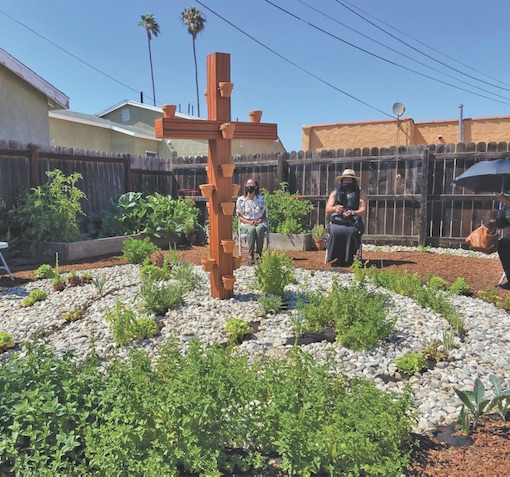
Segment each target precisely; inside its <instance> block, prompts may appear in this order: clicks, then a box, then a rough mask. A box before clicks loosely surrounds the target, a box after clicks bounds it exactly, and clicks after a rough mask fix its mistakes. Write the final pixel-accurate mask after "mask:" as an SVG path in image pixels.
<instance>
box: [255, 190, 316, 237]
mask: <svg viewBox="0 0 510 477" xmlns="http://www.w3.org/2000/svg"><path fill="white" fill-rule="evenodd" d="M261 193H262V194H263V195H264V197H265V199H266V204H267V208H268V210H269V229H270V230H271V231H275V232H277V233H292V234H300V233H304V232H305V231H306V230H307V229H308V225H309V223H308V221H309V218H308V216H309V213H310V212H311V211H312V210H313V204H312V203H311V202H310V201H309V200H302V199H300V198H299V196H298V195H297V193H296V194H291V193H289V192H288V190H287V183H286V182H281V183H280V189H278V190H276V191H274V192H272V193H270V192H269V191H268V190H267V189H262V190H261ZM289 218H291V220H289ZM282 230H284V231H282Z"/></svg>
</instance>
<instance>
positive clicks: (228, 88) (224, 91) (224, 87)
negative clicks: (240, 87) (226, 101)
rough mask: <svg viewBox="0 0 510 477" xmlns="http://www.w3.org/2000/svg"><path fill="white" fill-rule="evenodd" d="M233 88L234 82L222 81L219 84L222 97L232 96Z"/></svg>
mask: <svg viewBox="0 0 510 477" xmlns="http://www.w3.org/2000/svg"><path fill="white" fill-rule="evenodd" d="M233 88H234V83H228V82H227V81H221V82H220V83H219V84H218V89H219V90H220V96H221V97H222V98H230V95H231V94H232V89H233Z"/></svg>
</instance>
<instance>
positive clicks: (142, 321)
mask: <svg viewBox="0 0 510 477" xmlns="http://www.w3.org/2000/svg"><path fill="white" fill-rule="evenodd" d="M136 328H137V336H138V338H140V339H143V340H145V339H150V338H152V337H154V336H156V335H157V334H158V333H159V328H158V324H157V323H156V322H155V321H154V320H153V319H152V318H149V317H147V316H142V317H141V318H138V319H137V320H136Z"/></svg>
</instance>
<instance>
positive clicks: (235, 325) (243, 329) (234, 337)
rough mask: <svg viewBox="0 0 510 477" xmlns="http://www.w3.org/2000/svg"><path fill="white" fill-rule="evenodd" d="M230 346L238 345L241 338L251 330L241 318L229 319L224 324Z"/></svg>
mask: <svg viewBox="0 0 510 477" xmlns="http://www.w3.org/2000/svg"><path fill="white" fill-rule="evenodd" d="M225 330H226V331H227V334H228V340H229V343H230V344H235V343H239V342H241V341H242V339H243V337H244V336H245V335H247V334H248V333H251V328H250V326H249V325H248V323H246V321H244V320H243V319H242V318H230V320H228V321H227V323H226V324H225Z"/></svg>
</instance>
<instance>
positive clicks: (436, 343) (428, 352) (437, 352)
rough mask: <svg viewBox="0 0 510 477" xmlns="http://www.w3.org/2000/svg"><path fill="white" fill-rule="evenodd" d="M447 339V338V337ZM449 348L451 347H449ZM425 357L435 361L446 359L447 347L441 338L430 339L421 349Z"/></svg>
mask: <svg viewBox="0 0 510 477" xmlns="http://www.w3.org/2000/svg"><path fill="white" fill-rule="evenodd" d="M447 340H448V338H447ZM450 349H451V348H450ZM421 353H422V354H423V356H425V359H431V360H433V361H435V362H436V363H439V362H440V361H446V360H447V359H448V349H447V348H446V346H445V345H444V343H443V341H441V340H437V339H436V340H432V341H431V342H430V343H428V344H427V346H425V348H423V349H422V350H421Z"/></svg>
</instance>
